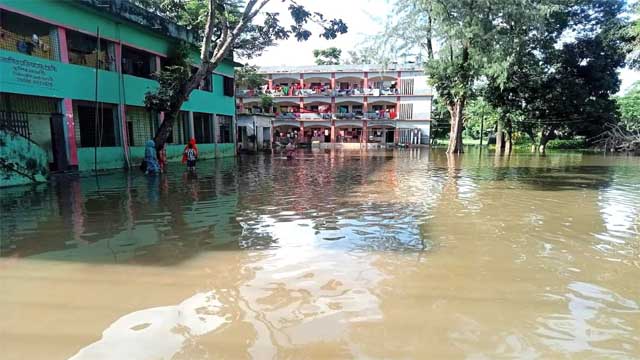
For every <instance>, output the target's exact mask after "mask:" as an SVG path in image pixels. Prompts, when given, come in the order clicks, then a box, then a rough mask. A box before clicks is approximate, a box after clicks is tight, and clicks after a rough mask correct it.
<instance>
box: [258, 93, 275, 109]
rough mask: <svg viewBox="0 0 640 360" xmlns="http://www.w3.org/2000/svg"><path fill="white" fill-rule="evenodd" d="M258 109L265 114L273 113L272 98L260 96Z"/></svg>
mask: <svg viewBox="0 0 640 360" xmlns="http://www.w3.org/2000/svg"><path fill="white" fill-rule="evenodd" d="M260 107H261V108H262V111H264V112H265V113H271V112H272V111H273V98H272V97H271V96H269V95H267V94H262V95H260Z"/></svg>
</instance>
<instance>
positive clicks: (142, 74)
mask: <svg viewBox="0 0 640 360" xmlns="http://www.w3.org/2000/svg"><path fill="white" fill-rule="evenodd" d="M194 39H195V34H193V33H192V32H190V31H189V30H187V29H186V28H184V27H182V26H179V25H177V24H175V23H172V22H171V21H169V20H167V19H165V18H163V17H161V16H159V15H157V14H155V13H152V12H149V11H147V10H146V9H143V8H141V7H139V6H137V5H135V4H133V3H132V2H130V1H128V0H108V1H105V0H65V1H61V0H28V1H25V0H0V132H3V135H4V138H3V141H2V142H3V148H4V150H3V152H2V153H0V157H3V156H4V158H5V160H4V161H5V162H7V157H10V156H11V155H10V154H11V153H10V149H9V148H10V147H11V146H12V145H11V141H8V142H7V140H6V139H16V143H18V142H20V141H23V140H27V141H28V143H29V144H35V145H37V146H38V147H39V148H41V150H42V153H43V154H46V162H47V164H45V165H46V167H48V168H49V169H51V170H69V169H78V170H81V171H83V170H92V169H94V167H97V168H98V169H116V168H124V167H126V166H127V164H130V165H131V166H136V165H137V164H139V163H140V161H141V159H142V158H143V155H144V143H145V141H146V140H148V139H150V138H152V136H153V134H154V132H155V130H156V129H157V127H158V126H159V124H160V123H161V122H162V121H163V114H162V113H156V112H152V111H148V110H146V109H145V108H144V96H145V93H147V92H148V91H151V90H153V89H155V88H157V86H158V84H157V82H156V81H155V80H152V74H154V73H155V72H156V71H157V70H158V69H160V68H162V66H163V65H164V63H165V62H166V61H167V56H168V54H169V53H170V52H171V49H172V48H173V47H174V46H175V45H176V44H177V43H178V42H180V41H186V42H191V43H194ZM192 57H193V60H194V63H195V62H196V61H198V54H197V52H196V51H195V47H194V52H193V55H192ZM235 65H237V64H236V63H235V62H234V61H233V60H232V59H228V60H225V61H224V62H223V63H222V64H221V65H220V66H218V68H217V69H216V70H215V71H214V74H213V75H212V76H211V78H209V79H208V80H207V81H205V82H203V84H201V89H200V90H196V91H194V92H193V93H192V94H191V96H190V98H189V101H188V102H186V103H185V104H184V106H183V108H182V110H183V111H182V113H181V116H180V119H179V120H178V121H177V123H176V124H175V126H174V131H173V134H172V136H171V138H170V139H169V145H168V146H167V155H168V158H169V160H175V159H179V158H180V157H181V154H182V149H183V147H184V145H182V144H185V143H186V142H187V141H188V140H189V139H190V138H192V137H193V138H195V139H196V141H197V142H198V148H199V152H200V157H201V158H212V157H218V156H233V155H234V154H235V146H234V139H235V135H234V129H235V99H234V80H233V76H234V66H235ZM96 69H98V70H96ZM96 71H97V76H96ZM96 79H97V80H96ZM96 98H97V102H96V101H95V100H96ZM96 113H97V114H96ZM7 133H11V136H7ZM23 142H24V141H23ZM38 150H39V149H38ZM7 154H9V155H7ZM23 154H24V151H23V150H20V154H18V155H19V156H22V155H23ZM96 154H97V163H96V162H94V159H95V156H96ZM44 156H45V155H43V157H44ZM10 160H11V159H9V161H10ZM5 172H6V167H5ZM5 175H6V174H5ZM9 177H10V176H4V180H2V184H4V185H11V184H14V183H17V182H19V181H16V180H15V179H14V180H11V179H10V178H9Z"/></svg>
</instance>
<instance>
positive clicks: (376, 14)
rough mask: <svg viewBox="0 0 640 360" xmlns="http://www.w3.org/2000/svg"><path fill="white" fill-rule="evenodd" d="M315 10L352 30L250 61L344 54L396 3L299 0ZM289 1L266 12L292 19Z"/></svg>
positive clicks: (626, 74)
mask: <svg viewBox="0 0 640 360" xmlns="http://www.w3.org/2000/svg"><path fill="white" fill-rule="evenodd" d="M297 2H298V3H299V4H301V5H304V6H305V7H307V9H308V10H311V11H320V12H322V13H323V14H325V15H326V16H327V17H329V18H341V19H342V20H344V21H345V22H346V23H347V25H348V26H349V32H348V33H347V34H344V35H340V36H338V38H337V39H335V40H324V39H322V38H319V37H318V35H317V31H316V33H315V34H314V35H312V37H311V38H310V39H309V40H308V41H304V42H298V41H296V40H295V39H289V40H287V41H282V42H280V43H278V45H277V46H275V47H272V48H270V49H269V50H267V51H266V52H265V53H264V54H263V55H262V56H260V57H259V58H256V59H253V60H251V61H249V62H250V63H252V64H256V65H262V66H278V65H310V64H313V54H312V52H313V50H314V49H323V48H327V47H330V46H335V47H337V48H339V49H342V54H343V55H346V54H347V51H349V50H352V49H354V48H355V47H357V46H358V44H359V43H361V42H362V41H363V39H364V38H366V36H367V35H373V34H376V33H377V32H379V31H380V30H381V29H382V27H383V24H384V22H385V20H386V18H388V17H390V16H393V12H392V6H391V5H390V4H389V1H388V0H297ZM287 6H288V3H287V2H282V1H279V0H273V1H271V2H270V3H269V5H267V6H266V8H265V11H269V12H279V13H281V14H283V15H286V16H283V17H282V19H283V20H284V19H288V12H287ZM620 78H621V79H622V87H621V90H622V91H624V90H625V89H627V88H628V87H629V86H631V84H633V83H634V82H635V81H640V72H638V71H629V70H622V71H621V72H620Z"/></svg>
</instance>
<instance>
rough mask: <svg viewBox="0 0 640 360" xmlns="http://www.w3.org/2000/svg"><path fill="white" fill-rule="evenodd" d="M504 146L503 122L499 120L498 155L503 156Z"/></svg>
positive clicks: (497, 132) (497, 133)
mask: <svg viewBox="0 0 640 360" xmlns="http://www.w3.org/2000/svg"><path fill="white" fill-rule="evenodd" d="M503 145H504V130H503V128H502V122H501V121H500V120H498V129H497V131H496V155H502V146H503Z"/></svg>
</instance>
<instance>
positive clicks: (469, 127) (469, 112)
mask: <svg viewBox="0 0 640 360" xmlns="http://www.w3.org/2000/svg"><path fill="white" fill-rule="evenodd" d="M464 118H465V129H464V132H465V133H466V135H467V136H468V137H470V138H473V139H480V137H482V136H484V133H486V132H487V131H489V130H491V129H493V128H494V127H495V126H496V123H497V121H498V119H499V118H500V114H499V112H498V110H496V109H494V108H493V106H491V104H489V102H488V101H487V99H485V98H484V97H477V98H475V99H473V100H471V101H469V104H468V106H467V107H466V109H465V111H464ZM481 128H483V133H480V130H481Z"/></svg>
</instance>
